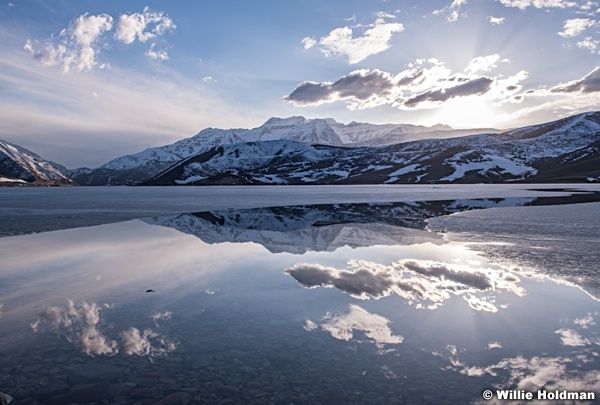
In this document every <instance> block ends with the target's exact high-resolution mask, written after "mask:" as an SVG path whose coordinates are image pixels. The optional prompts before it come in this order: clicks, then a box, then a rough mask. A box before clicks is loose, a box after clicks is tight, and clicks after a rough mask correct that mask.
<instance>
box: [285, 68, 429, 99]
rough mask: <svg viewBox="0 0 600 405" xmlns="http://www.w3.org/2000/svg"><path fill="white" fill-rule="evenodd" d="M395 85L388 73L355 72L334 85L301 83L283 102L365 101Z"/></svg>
mask: <svg viewBox="0 0 600 405" xmlns="http://www.w3.org/2000/svg"><path fill="white" fill-rule="evenodd" d="M421 74H422V73H421ZM419 75H420V74H419V73H418V74H417V75H415V76H414V77H412V78H405V79H403V80H405V81H406V82H407V83H410V82H412V81H414V80H415V79H416V78H418V76H419ZM396 85H397V84H396V83H394V81H393V78H392V77H391V75H390V74H389V73H386V72H382V71H380V70H373V71H372V72H369V71H365V70H357V71H355V72H352V73H350V74H349V75H347V76H344V77H342V78H340V79H339V80H337V81H336V82H335V83H328V82H324V83H317V82H302V83H300V85H299V86H298V87H296V89H295V90H294V91H293V92H292V94H290V95H289V96H287V97H285V98H284V100H286V101H290V102H292V103H294V104H296V105H310V104H319V103H321V102H326V101H328V100H331V99H334V98H335V99H346V98H355V99H357V100H367V99H369V98H371V97H374V96H378V97H380V96H385V95H387V94H389V92H390V91H391V90H392V89H393V88H394V86H396Z"/></svg>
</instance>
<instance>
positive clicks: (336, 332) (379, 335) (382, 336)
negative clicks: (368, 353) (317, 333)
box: [321, 304, 404, 347]
mask: <svg viewBox="0 0 600 405" xmlns="http://www.w3.org/2000/svg"><path fill="white" fill-rule="evenodd" d="M323 319H324V321H325V322H324V323H323V324H321V328H322V329H323V330H324V331H326V332H329V333H330V334H331V336H333V337H334V338H336V339H339V340H346V341H347V340H350V339H352V338H353V337H354V331H355V330H356V331H361V332H364V333H365V335H366V336H367V337H369V338H371V339H372V340H373V341H374V342H375V344H376V345H377V346H378V347H381V346H382V345H384V344H400V343H402V341H403V340H404V337H402V336H399V335H394V334H392V330H391V329H390V327H389V323H390V321H389V319H387V318H385V317H383V316H380V315H377V314H372V313H370V312H368V311H366V310H364V309H363V308H361V307H359V306H358V305H354V304H351V305H350V309H349V311H348V313H346V314H337V315H333V314H327V315H325V317H324V318H323Z"/></svg>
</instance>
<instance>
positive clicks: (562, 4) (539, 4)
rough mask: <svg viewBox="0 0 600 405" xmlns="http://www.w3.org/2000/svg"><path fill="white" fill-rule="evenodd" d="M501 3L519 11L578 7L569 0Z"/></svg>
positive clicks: (516, 0)
mask: <svg viewBox="0 0 600 405" xmlns="http://www.w3.org/2000/svg"><path fill="white" fill-rule="evenodd" d="M500 3H501V4H503V5H504V6H506V7H516V8H518V9H519V10H525V9H526V8H527V7H534V8H563V9H564V8H572V7H578V4H577V3H576V2H574V1H567V0H500Z"/></svg>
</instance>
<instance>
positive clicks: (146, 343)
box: [31, 300, 176, 356]
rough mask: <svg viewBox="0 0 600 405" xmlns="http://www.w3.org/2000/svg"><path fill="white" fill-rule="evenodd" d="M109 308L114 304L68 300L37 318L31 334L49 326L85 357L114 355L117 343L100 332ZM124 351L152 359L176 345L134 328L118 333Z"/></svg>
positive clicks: (162, 315) (167, 314)
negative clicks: (78, 349) (100, 304)
mask: <svg viewBox="0 0 600 405" xmlns="http://www.w3.org/2000/svg"><path fill="white" fill-rule="evenodd" d="M102 307H104V309H111V308H112V307H113V305H109V304H104V305H102V306H98V305H97V304H96V303H93V302H92V303H91V304H90V303H88V302H86V301H82V302H81V303H80V304H77V303H75V302H73V301H72V300H67V306H66V307H64V308H60V307H57V306H51V307H48V308H47V309H46V310H45V311H44V312H42V313H41V314H40V315H39V317H38V319H37V320H36V321H35V322H34V323H32V324H31V328H32V329H33V331H34V332H40V331H42V330H43V325H44V324H50V325H51V326H52V327H53V328H55V329H56V331H57V332H59V333H62V334H64V336H65V337H66V338H67V340H69V341H70V342H74V343H75V344H76V345H77V346H79V347H80V348H81V350H82V351H83V352H84V353H86V354H88V355H100V354H105V355H114V354H116V353H118V352H119V347H118V343H117V341H116V340H113V339H110V338H109V337H107V336H106V335H105V333H104V332H102V331H101V330H100V326H101V324H102V319H101V310H102ZM170 317H171V312H169V311H165V312H163V313H161V312H157V313H155V314H152V315H151V316H150V318H151V319H152V320H154V321H155V322H157V321H158V320H163V319H170ZM120 337H121V341H122V344H123V349H124V351H125V353H126V354H128V355H134V354H135V355H138V356H154V355H162V354H167V353H170V352H172V351H173V350H175V347H176V344H175V343H174V342H172V341H170V340H168V339H166V338H165V337H163V336H161V335H159V334H158V333H156V332H153V331H152V330H150V329H146V330H144V331H143V332H142V333H140V331H139V330H138V329H137V328H133V327H131V328H129V329H127V330H126V331H124V332H121V334H120Z"/></svg>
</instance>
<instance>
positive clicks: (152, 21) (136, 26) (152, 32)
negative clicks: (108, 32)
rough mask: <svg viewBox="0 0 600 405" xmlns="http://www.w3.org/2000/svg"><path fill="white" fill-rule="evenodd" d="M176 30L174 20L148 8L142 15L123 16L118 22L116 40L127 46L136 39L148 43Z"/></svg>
mask: <svg viewBox="0 0 600 405" xmlns="http://www.w3.org/2000/svg"><path fill="white" fill-rule="evenodd" d="M175 28H177V26H176V25H175V24H174V23H173V20H172V19H171V18H169V17H168V16H166V15H165V14H164V13H163V12H151V11H150V9H149V8H148V7H146V8H144V11H143V12H142V13H133V14H122V15H121V16H120V17H119V19H118V20H117V24H116V33H115V38H116V39H117V40H119V41H122V42H124V43H126V44H130V43H132V42H133V41H135V40H136V39H137V40H138V41H141V42H146V41H147V40H149V39H150V38H154V37H156V36H158V35H162V34H164V33H165V32H166V31H172V30H174V29H175Z"/></svg>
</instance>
